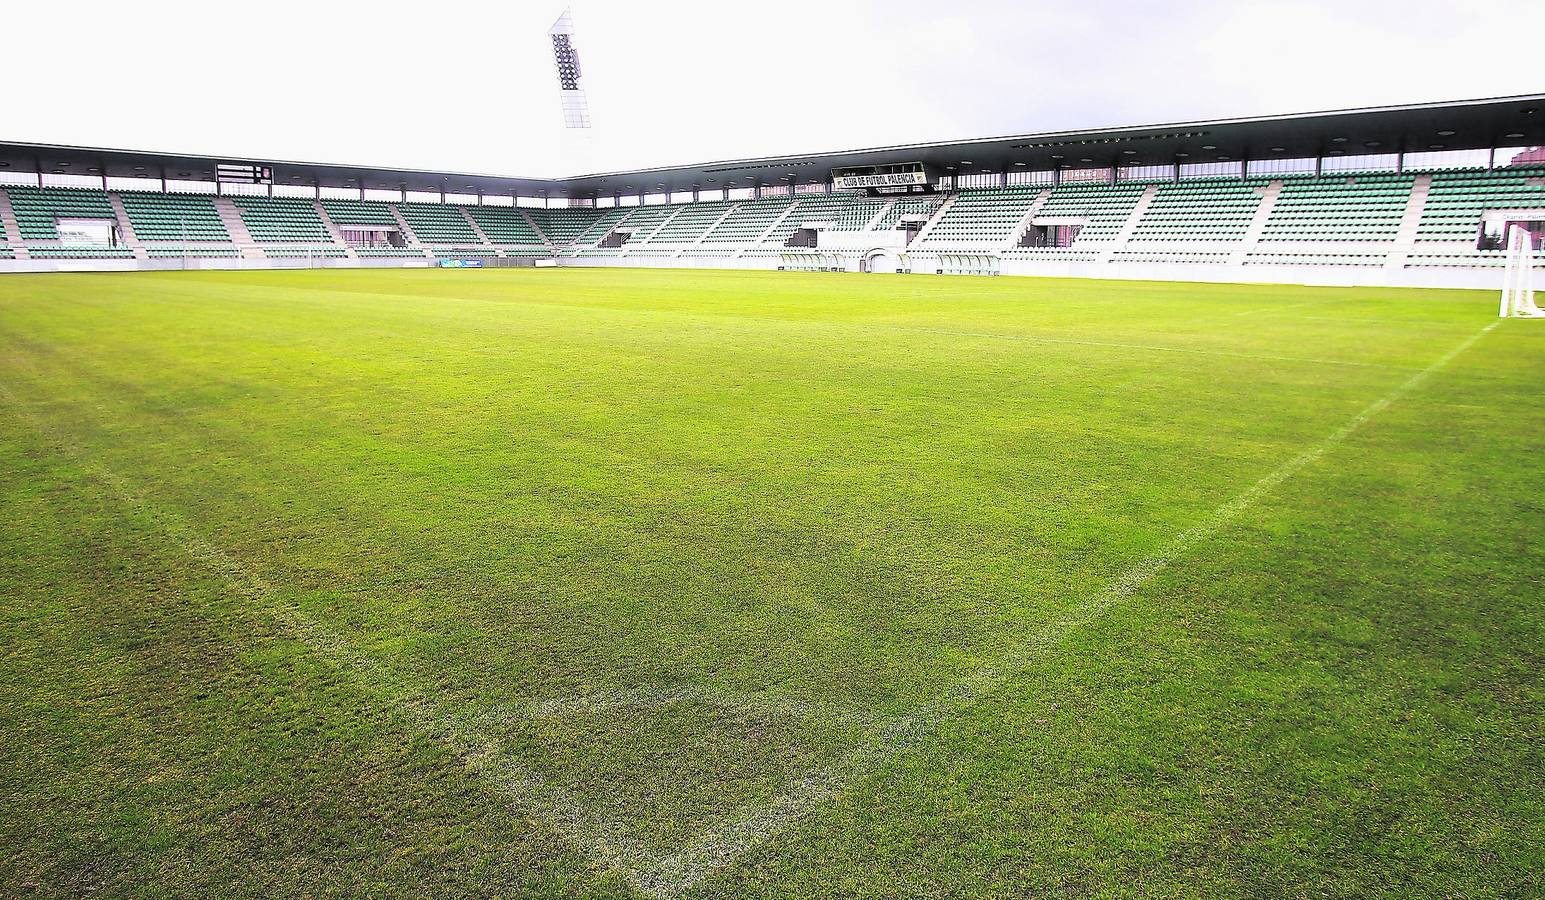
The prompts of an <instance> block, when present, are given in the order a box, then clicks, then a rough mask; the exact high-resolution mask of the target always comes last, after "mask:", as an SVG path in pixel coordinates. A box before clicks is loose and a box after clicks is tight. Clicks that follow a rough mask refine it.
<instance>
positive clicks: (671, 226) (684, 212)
mask: <svg viewBox="0 0 1545 900" xmlns="http://www.w3.org/2000/svg"><path fill="white" fill-rule="evenodd" d="M678 208H679V209H680V210H681V211H680V212H679V213H677V214H676V216H675V217H674V218H672V219H671V220H670V222H668V223H666V224H665V226H664V227H662V228H660V229H659V230H658V231H656V232H655V233H654V236H653V237H651V238H650V239H649V242H650V243H651V244H690V243H692V242H693V241H696V240H697V239H698V238H700V237H702V236H703V235H704V234H705V233H706V232H707V231H708V228H709V226H711V225H712V224H713V223H714V220H715V219H718V218H719V217H720V216H722V215H724V213H725V211H726V210H728V209H729V208H730V204H728V203H725V202H723V201H718V200H716V201H712V202H708V203H688V204H683V205H682V206H680V207H678Z"/></svg>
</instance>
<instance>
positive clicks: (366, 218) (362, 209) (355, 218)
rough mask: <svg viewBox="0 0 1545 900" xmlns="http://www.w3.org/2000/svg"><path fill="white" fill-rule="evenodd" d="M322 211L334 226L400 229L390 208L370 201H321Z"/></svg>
mask: <svg viewBox="0 0 1545 900" xmlns="http://www.w3.org/2000/svg"><path fill="white" fill-rule="evenodd" d="M322 209H324V210H326V211H327V217H328V218H329V219H332V220H333V224H334V225H340V226H343V225H382V226H385V227H387V228H400V227H401V226H400V225H398V224H397V217H396V216H393V215H392V208H391V206H389V205H387V204H385V203H378V202H375V201H372V200H323V201H322Z"/></svg>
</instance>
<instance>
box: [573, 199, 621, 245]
mask: <svg viewBox="0 0 1545 900" xmlns="http://www.w3.org/2000/svg"><path fill="white" fill-rule="evenodd" d="M632 211H633V208H632V207H624V206H616V207H612V208H611V209H608V210H606V211H605V212H602V213H600V214H599V215H598V216H597V217H596V218H594V219H592V220H591V221H590V224H589V225H586V226H585V230H584V231H581V232H580V233H579V234H577V235H575V237H574V240H573V241H572V242H571V243H573V244H581V245H587V246H592V247H593V246H595V245H596V244H598V243H600V241H601V239H602V238H604V237H606V236H607V235H608V234H610V233H611V230H612V229H613V228H614V227H616V225H617V223H619V222H621V221H622V220H623V219H625V218H627V216H628V214H629V213H631V212H632Z"/></svg>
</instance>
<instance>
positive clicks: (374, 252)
mask: <svg viewBox="0 0 1545 900" xmlns="http://www.w3.org/2000/svg"><path fill="white" fill-rule="evenodd" d="M354 255H355V256H359V257H363V258H370V257H388V258H397V259H423V258H424V251H423V250H421V249H419V248H417V247H355V248H354Z"/></svg>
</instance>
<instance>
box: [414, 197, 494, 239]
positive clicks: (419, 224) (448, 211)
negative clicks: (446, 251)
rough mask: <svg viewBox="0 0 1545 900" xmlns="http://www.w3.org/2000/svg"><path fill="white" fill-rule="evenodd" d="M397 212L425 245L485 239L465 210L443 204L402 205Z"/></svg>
mask: <svg viewBox="0 0 1545 900" xmlns="http://www.w3.org/2000/svg"><path fill="white" fill-rule="evenodd" d="M396 207H397V212H398V213H400V214H401V215H402V219H403V221H404V222H407V223H408V227H409V228H411V229H413V233H414V234H415V235H417V236H418V239H419V241H420V242H422V243H425V244H458V245H459V244H480V243H482V239H481V238H479V237H478V235H477V232H476V231H473V230H472V225H471V224H470V223H468V222H467V219H466V217H465V216H463V215H462V214H461V207H460V206H456V205H451V204H439V203H398V204H396Z"/></svg>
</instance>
